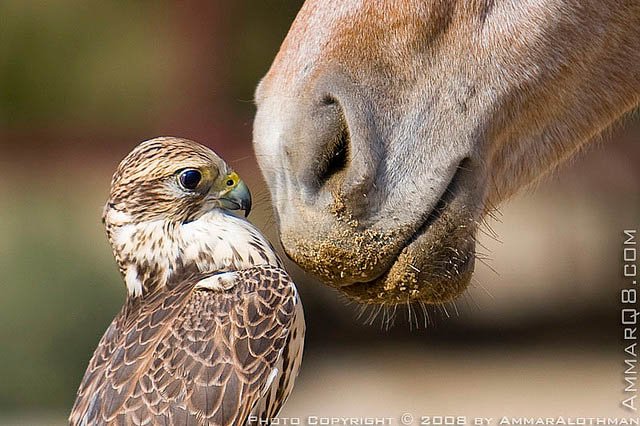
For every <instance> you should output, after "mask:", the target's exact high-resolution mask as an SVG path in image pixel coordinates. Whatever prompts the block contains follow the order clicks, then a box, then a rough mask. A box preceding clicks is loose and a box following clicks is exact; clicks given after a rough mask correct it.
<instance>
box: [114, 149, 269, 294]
mask: <svg viewBox="0 0 640 426" xmlns="http://www.w3.org/2000/svg"><path fill="white" fill-rule="evenodd" d="M250 209H251V195H250V193H249V190H248V188H247V186H246V185H245V184H244V183H243V182H242V180H241V179H240V177H239V176H238V175H237V174H236V173H235V172H234V171H233V170H232V169H231V168H230V167H229V166H228V165H227V164H226V163H225V162H224V161H223V160H222V159H221V158H220V157H218V156H217V155H216V154H215V153H214V152H213V151H211V150H210V149H208V148H206V147H204V146H202V145H200V144H198V143H196V142H193V141H190V140H186V139H179V138H170V137H163V138H156V139H151V140H149V141H146V142H143V143H141V144H140V145H139V146H137V147H136V148H135V149H134V150H133V151H132V152H131V153H130V154H129V155H127V156H126V157H125V158H124V160H122V162H121V163H120V165H119V166H118V169H117V170H116V172H115V174H114V175H113V180H112V181H111V191H110V193H109V200H108V201H107V204H106V205H105V208H104V213H103V222H104V224H105V227H106V230H107V236H108V238H109V242H110V243H111V246H112V248H113V254H114V256H115V258H116V261H117V262H118V267H119V269H120V272H121V273H122V275H123V277H124V280H125V283H126V285H127V289H128V292H129V294H130V295H133V296H139V295H143V294H146V293H149V292H151V291H153V290H154V289H160V288H163V287H164V286H165V285H167V284H168V283H169V281H170V280H174V281H175V280H178V279H180V277H181V276H183V275H184V274H186V273H189V271H191V272H193V271H199V272H203V273H208V272H216V271H233V270H238V269H242V268H245V267H247V266H251V265H253V264H254V263H266V264H272V265H279V260H278V257H277V255H276V254H275V252H274V251H273V249H272V248H271V246H270V244H269V243H268V241H266V240H265V239H264V237H262V235H260V233H259V232H258V231H257V230H256V229H255V228H254V227H253V225H251V224H250V223H249V222H248V221H246V220H245V219H244V218H240V217H237V216H235V215H233V214H231V213H230V212H229V210H244V212H245V216H246V215H248V214H249V210H250Z"/></svg>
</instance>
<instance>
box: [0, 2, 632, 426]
mask: <svg viewBox="0 0 640 426" xmlns="http://www.w3.org/2000/svg"><path fill="white" fill-rule="evenodd" d="M301 3H302V2H301V1H287V0H264V1H248V0H243V1H235V2H222V1H189V2H180V3H178V2H175V3H174V2H150V1H144V2H125V1H111V2H97V1H90V2H84V1H75V0H68V1H61V2H55V5H54V3H52V2H38V1H27V2H24V1H19V0H5V1H3V2H0V17H2V25H0V271H1V272H2V274H1V277H0V290H1V293H0V424H25V425H26V424H64V423H65V419H66V416H67V413H68V410H69V408H70V407H71V404H72V402H73V400H74V397H75V391H76V388H77V386H78V384H79V381H80V379H81V376H82V374H83V372H84V369H85V367H86V365H87V362H88V360H89V358H90V356H91V354H92V352H93V350H94V348H95V346H96V344H97V342H98V340H99V338H100V336H101V335H102V333H103V331H104V330H105V329H106V327H107V325H108V324H109V322H110V321H111V319H112V318H113V316H114V315H115V313H116V312H117V311H118V310H119V308H120V306H121V304H122V302H123V299H124V295H125V290H124V285H123V284H122V281H121V279H120V277H119V275H118V272H117V269H116V266H115V263H114V261H113V258H112V254H111V250H110V247H109V246H108V244H107V241H106V238H105V236H104V232H103V229H102V225H101V223H100V214H101V209H102V205H103V203H104V201H105V200H106V196H107V191H108V186H109V181H110V178H111V174H112V173H113V171H114V170H115V167H116V165H117V164H118V162H119V161H120V159H121V158H122V157H123V156H124V155H126V153H128V151H129V150H130V149H131V148H133V146H135V145H136V144H137V143H138V142H140V141H142V140H144V139H148V138H151V137H154V136H158V135H179V136H183V137H187V138H191V139H194V140H197V141H199V142H201V143H204V144H206V145H208V146H209V147H211V148H213V149H214V150H215V151H217V152H218V153H219V154H220V155H221V156H222V157H224V158H225V159H227V160H228V161H229V162H230V163H231V164H232V166H233V167H234V168H236V169H237V170H238V171H239V173H240V174H241V175H242V176H243V177H244V179H245V180H246V181H247V182H248V184H249V185H250V187H251V188H252V191H253V193H254V198H257V202H256V204H257V205H256V207H255V210H254V213H253V214H252V220H253V221H254V222H255V223H256V224H257V225H258V226H259V227H260V228H261V229H262V230H263V231H264V232H265V233H266V234H267V235H268V236H269V237H270V238H271V239H272V241H274V242H275V241H276V240H277V236H276V230H275V229H274V224H275V222H274V220H273V215H272V213H271V206H270V204H269V200H268V195H267V191H266V189H265V186H264V182H263V181H262V180H261V176H260V174H259V171H258V169H257V166H256V162H255V159H254V157H253V152H252V147H251V126H252V116H253V113H254V105H253V103H252V96H253V90H254V87H255V85H256V84H257V82H258V81H259V79H260V78H261V76H262V75H263V74H264V73H265V72H266V71H267V69H268V67H269V65H270V62H271V60H272V58H273V57H274V56H275V54H276V52H277V50H278V47H279V44H280V42H281V41H282V39H283V38H284V36H285V34H286V32H287V29H288V27H289V25H290V23H291V21H292V20H293V18H294V16H295V14H296V12H297V10H298V8H299V6H300V4H301ZM639 138H640V120H638V119H637V118H635V119H634V118H629V119H628V120H625V122H624V123H623V124H621V125H618V126H617V127H616V128H615V129H613V130H611V131H610V132H608V133H607V134H606V135H605V136H604V137H603V138H602V142H601V143H598V144H596V145H594V146H592V147H590V148H589V149H588V150H587V152H585V153H583V154H582V155H580V157H579V158H578V159H576V160H575V161H573V162H572V164H569V165H566V166H565V167H563V168H562V169H561V170H560V171H558V172H557V173H555V174H554V176H552V177H550V178H549V179H547V180H545V181H544V182H543V183H541V184H540V185H539V186H538V188H537V189H536V191H535V192H533V191H531V192H527V193H524V194H521V195H520V196H518V197H516V198H515V199H513V200H512V201H511V202H509V203H508V204H506V205H504V206H502V209H501V214H499V215H498V218H497V219H498V220H490V223H489V225H490V228H491V229H488V228H487V230H486V232H485V235H483V236H482V242H483V244H484V245H485V246H486V247H485V248H482V249H480V250H481V251H483V252H484V255H486V257H488V258H490V259H487V260H486V261H484V263H480V264H479V265H478V266H477V273H476V276H475V279H474V284H473V288H472V289H471V290H470V291H469V292H468V293H467V294H466V295H465V296H463V297H462V298H461V299H460V300H458V301H457V302H456V303H455V305H454V304H450V305H447V306H445V307H444V308H434V309H430V310H429V311H428V312H427V313H428V316H429V318H428V319H429V321H428V324H427V325H426V327H425V326H424V324H423V323H424V322H425V319H426V317H425V316H424V313H423V312H422V311H421V310H417V311H416V310H414V311H412V312H411V315H412V317H414V316H415V318H414V319H413V323H414V324H413V327H411V328H413V330H410V327H409V322H408V321H407V318H408V316H409V314H408V311H407V310H406V309H405V308H403V307H400V308H399V309H398V311H397V321H396V325H395V327H393V328H391V329H390V330H385V329H384V328H382V327H381V326H380V321H375V320H374V321H373V325H367V324H365V322H367V321H368V319H369V318H370V316H371V315H372V314H375V312H373V311H371V310H369V311H366V312H364V313H363V314H362V315H361V316H360V317H359V318H358V317H357V314H358V312H359V310H358V307H357V306H353V305H349V304H348V303H347V302H346V301H345V300H344V299H343V298H341V297H340V296H338V295H337V293H335V292H334V291H332V290H330V289H328V288H325V287H323V286H321V285H320V284H319V283H318V282H316V281H314V280H313V279H312V278H311V277H309V276H307V275H305V274H304V273H303V272H302V271H300V269H298V268H296V267H295V266H294V265H292V264H289V267H290V270H291V271H292V273H293V274H294V276H295V278H296V281H297V282H298V283H299V285H298V286H299V288H300V291H301V293H302V296H303V300H304V305H305V310H306V315H307V324H308V333H307V336H308V337H307V349H306V353H305V362H304V365H303V371H302V373H301V376H300V378H299V381H298V385H297V387H296V389H295V391H294V393H293V395H292V397H291V398H290V400H289V402H288V404H287V405H286V407H285V410H284V412H283V413H282V415H283V416H306V415H318V416H337V415H342V416H385V417H399V416H400V415H401V414H402V413H403V412H410V413H413V414H414V415H416V417H418V416H419V415H468V416H492V417H494V418H496V417H500V416H502V415H511V416H532V415H536V416H542V415H564V416H581V415H582V416H588V415H611V416H614V415H626V414H628V413H626V412H624V411H622V410H621V408H620V405H619V403H620V401H621V399H622V396H623V393H622V389H623V387H624V386H623V375H622V372H623V359H624V354H623V346H622V342H621V333H622V330H621V327H620V326H619V325H618V322H619V320H618V317H619V314H618V312H619V311H618V310H619V305H618V299H619V290H620V288H621V287H622V285H623V281H622V273H621V265H622V261H621V259H622V254H621V253H622V241H623V240H622V238H623V235H622V230H623V229H625V228H629V227H633V228H638V223H639V219H640V191H638V182H640V143H638V142H639V141H638V139H639ZM494 234H495V236H497V237H494V236H492V235H494ZM416 322H417V323H420V324H421V325H422V326H421V327H419V328H418V329H416V327H415V325H416V324H415V323H416Z"/></svg>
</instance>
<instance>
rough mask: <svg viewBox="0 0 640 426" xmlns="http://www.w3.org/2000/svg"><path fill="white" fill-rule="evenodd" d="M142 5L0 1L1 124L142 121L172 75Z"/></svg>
mask: <svg viewBox="0 0 640 426" xmlns="http://www.w3.org/2000/svg"><path fill="white" fill-rule="evenodd" d="M159 11H161V9H154V8H152V7H150V4H149V3H144V2H82V1H63V2H41V1H18V0H12V1H3V2H0V16H1V17H2V18H1V20H2V24H1V25H0V125H2V126H9V125H10V126H11V127H16V126H21V125H25V124H33V121H34V120H35V121H36V122H39V123H43V122H44V123H47V122H56V123H60V122H62V123H65V122H69V123H72V124H76V123H77V121H81V122H88V123H91V122H95V121H99V120H100V119H101V117H105V116H107V117H111V119H112V120H115V122H113V124H116V125H117V124H118V123H119V122H127V121H129V120H134V119H139V117H140V116H142V115H143V113H145V112H147V111H148V110H149V109H153V108H154V105H158V104H159V103H160V101H161V99H162V95H163V93H162V91H161V90H158V89H159V88H162V81H163V80H166V79H167V78H168V75H169V73H170V72H171V70H172V65H171V62H170V59H171V57H170V54H169V53H170V51H169V49H170V44H169V43H168V40H167V33H166V32H163V31H159V30H158V29H159V28H163V22H164V18H163V16H162V14H161V13H158V12H159Z"/></svg>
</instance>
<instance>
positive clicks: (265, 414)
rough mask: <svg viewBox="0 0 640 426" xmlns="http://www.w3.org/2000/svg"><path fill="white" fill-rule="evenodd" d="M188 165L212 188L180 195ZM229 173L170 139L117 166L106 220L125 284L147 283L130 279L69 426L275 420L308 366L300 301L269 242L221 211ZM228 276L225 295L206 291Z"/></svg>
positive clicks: (205, 154)
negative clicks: (178, 182)
mask: <svg viewBox="0 0 640 426" xmlns="http://www.w3.org/2000/svg"><path fill="white" fill-rule="evenodd" d="M185 167H198V168H204V167H208V168H211V169H212V170H211V171H210V172H208V173H211V176H213V177H212V178H211V182H210V187H208V188H206V189H204V190H203V191H202V192H201V193H199V194H196V195H194V194H188V196H185V197H182V195H181V194H179V192H176V191H175V188H176V187H175V184H174V182H175V178H174V176H175V173H176V171H179V170H181V169H183V168H185ZM213 169H215V170H213ZM229 173H231V170H230V169H229V168H228V167H227V166H226V164H224V162H222V160H221V159H219V158H218V157H217V156H216V155H215V154H213V153H212V152H211V151H209V150H208V149H207V148H204V147H202V146H201V145H198V144H196V143H194V142H191V141H186V140H183V139H172V138H162V139H157V140H152V141H148V142H145V143H143V144H141V145H140V146H139V147H138V148H136V149H135V150H134V151H133V152H132V154H130V155H129V156H128V157H127V158H125V160H123V162H122V163H121V164H120V166H119V168H118V171H117V172H116V174H115V176H114V179H113V182H112V190H111V194H110V200H109V202H108V203H107V206H106V207H105V215H104V218H105V224H106V227H107V230H108V235H109V239H110V241H111V243H112V245H113V247H114V252H115V256H116V259H117V260H118V264H119V266H120V269H121V271H122V273H123V275H124V276H125V281H127V280H133V281H134V284H135V283H137V282H139V284H140V287H139V288H136V291H134V290H133V289H132V287H130V283H129V282H127V287H128V290H129V294H128V297H127V301H126V303H125V305H124V306H123V308H122V310H121V311H120V313H119V314H118V315H117V316H116V317H115V319H114V320H113V322H112V323H111V325H110V326H109V328H108V329H107V331H106V332H105V334H104V336H103V337H102V339H101V340H100V343H99V344H98V347H97V349H96V351H95V353H94V355H93V358H92V359H91V361H90V363H89V367H88V368H87V371H86V373H85V376H84V378H83V380H82V383H81V385H80V388H79V390H78V396H77V399H76V402H75V404H74V407H73V409H72V412H71V415H70V418H69V420H70V423H71V424H73V425H81V424H88V425H93V424H116V425H119V424H123V425H125V424H127V425H128V424H132V425H137V424H140V425H142V424H150V425H155V424H159V425H177V424H194V425H209V424H211V425H241V424H253V423H256V420H257V419H260V420H261V421H263V422H268V421H269V420H270V419H272V418H273V417H275V416H276V415H277V413H278V411H279V409H280V407H281V406H282V404H283V403H284V402H285V400H286V398H287V397H288V395H289V393H290V392H291V389H292V387H293V382H294V380H295V377H296V375H297V372H298V369H299V367H300V362H301V357H302V350H303V339H304V318H303V313H302V305H301V303H300V301H299V298H298V294H297V291H296V289H295V285H294V284H293V282H292V281H291V280H290V278H289V277H288V275H287V273H286V272H285V271H284V270H283V269H282V268H281V262H280V260H279V259H278V257H277V256H276V255H275V253H274V252H273V250H272V248H271V246H270V245H269V244H268V242H266V240H265V239H264V237H262V236H261V235H260V234H259V232H258V231H257V230H256V229H255V228H253V227H252V226H251V225H250V224H249V223H248V222H246V221H245V220H244V219H240V218H237V217H235V216H232V215H230V214H229V213H226V212H225V211H224V210H222V209H221V208H220V207H219V206H217V207H216V205H215V200H217V199H219V198H221V197H223V196H224V194H227V193H228V191H226V192H225V191H223V190H222V189H218V188H217V185H220V182H218V181H219V180H222V181H224V178H225V176H226V175H228V174H229ZM221 188H222V187H221ZM212 193H213V194H214V196H211V194H212ZM171 194H173V195H171ZM221 194H222V195H221ZM171 196H173V198H174V203H173V204H172V202H171ZM154 197H159V200H157V201H156V198H154ZM177 198H180V199H179V200H178V199H177ZM145 206H146V208H145ZM230 237H235V238H230ZM245 246H246V247H245ZM254 246H256V247H257V249H256V247H254ZM173 254H175V257H173ZM131 271H134V272H133V273H132V272H131ZM225 272H232V275H231V277H232V278H230V284H229V282H227V284H228V287H225V288H224V289H218V288H213V289H212V288H201V287H199V286H198V285H199V283H202V282H204V281H203V280H205V281H206V279H208V278H209V277H214V278H216V277H218V276H222V275H221V274H223V273H225ZM132 277H133V278H132ZM228 281H229V280H228ZM138 291H139V292H138ZM262 424H265V423H262Z"/></svg>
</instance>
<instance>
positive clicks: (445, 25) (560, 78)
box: [254, 0, 640, 304]
mask: <svg viewBox="0 0 640 426" xmlns="http://www.w3.org/2000/svg"><path fill="white" fill-rule="evenodd" d="M525 3H526V4H525V5H524V6H526V7H524V6H523V7H520V6H519V5H518V6H517V7H514V6H513V4H512V2H494V1H464V2H454V1H450V0H433V1H417V0H415V1H412V0H409V1H403V2H395V1H376V2H370V1H364V0H361V1H356V0H353V1H341V2H321V1H318V0H309V1H307V2H306V3H305V5H304V6H303V8H302V9H301V11H300V13H299V15H298V17H297V18H296V20H295V22H294V23H293V25H292V27H291V29H290V31H289V34H288V35H287V38H286V39H285V41H284V43H283V44H282V47H281V49H280V52H279V53H278V55H277V56H276V58H275V60H274V63H273V65H272V67H271V69H270V70H269V72H268V73H267V75H266V76H265V77H264V79H263V80H262V81H261V83H260V85H259V87H258V89H257V91H256V102H257V105H258V110H257V114H256V118H255V122H254V146H255V149H256V154H257V157H258V162H259V164H260V167H261V169H262V171H263V174H264V176H265V178H266V181H267V184H268V185H269V188H270V191H271V195H272V198H273V201H274V204H275V208H276V216H277V218H278V223H279V227H280V234H281V240H282V244H283V246H284V249H285V251H286V253H287V254H288V255H289V256H290V257H291V258H292V259H293V260H294V261H295V262H296V263H298V264H299V265H300V266H302V267H303V268H304V269H306V270H308V271H311V272H313V273H315V274H316V275H318V276H319V277H320V278H322V279H323V280H324V281H325V282H327V283H329V284H331V285H333V286H335V287H338V288H339V289H340V290H341V291H342V292H344V293H345V294H347V295H348V296H349V297H351V298H353V299H356V300H358V301H361V302H365V303H380V304H394V303H404V302H407V301H414V300H416V301H423V302H428V303H439V302H443V301H446V300H450V299H452V298H454V297H455V296H457V295H458V294H460V293H461V292H462V291H463V290H464V289H465V288H466V286H467V284H468V282H469V280H470V276H471V273H472V271H473V266H474V252H475V234H476V229H477V224H478V222H480V221H481V220H482V217H483V215H484V214H485V213H486V212H487V210H488V209H487V207H486V206H487V205H495V204H497V203H498V202H500V201H501V200H502V199H504V198H505V197H507V196H509V195H510V194H511V193H513V192H514V191H515V190H516V189H518V188H519V187H521V186H522V185H524V184H527V183H529V182H531V181H532V180H534V179H536V178H537V177H538V176H540V175H541V174H542V173H543V172H545V171H546V170H548V169H549V168H551V167H552V166H553V165H555V164H558V163H559V162H561V161H562V160H563V159H565V158H567V157H569V155H570V154H571V153H572V152H575V151H576V150H577V147H579V146H580V144H582V143H584V141H586V140H588V139H589V138H590V137H592V136H593V135H594V134H596V133H597V132H598V131H600V130H601V129H602V128H604V127H606V125H607V124H608V123H610V122H611V121H612V120H613V119H615V118H616V117H618V116H619V115H620V114H622V113H623V112H624V111H626V110H628V109H629V108H632V107H633V105H635V104H637V102H638V90H637V87H636V86H634V82H633V79H632V78H628V79H625V78H617V79H610V78H608V76H609V75H611V73H612V72H613V74H615V75H619V76H624V75H626V74H625V73H624V72H622V68H620V67H618V66H617V65H616V66H613V65H611V64H617V63H618V62H619V63H620V64H627V65H626V66H628V67H631V68H633V67H636V68H637V64H638V63H640V54H638V53H637V52H638V50H637V49H636V50H630V49H625V48H624V46H625V44H629V43H631V40H633V33H632V31H629V30H628V28H633V25H630V23H629V22H625V20H628V18H624V17H626V16H640V14H636V15H634V14H633V13H620V14H603V13H602V12H603V10H605V9H607V7H611V10H615V8H616V7H617V6H615V5H613V6H612V5H609V6H603V4H602V2H585V3H584V4H583V3H581V4H580V5H579V6H576V7H575V10H561V9H558V8H557V7H555V6H554V5H553V4H551V3H553V2H550V3H549V4H545V2H525ZM612 4H613V3H612ZM574 6H575V5H574ZM574 6H571V7H574ZM567 7H569V6H567ZM607 10H608V9H607ZM617 17H623V18H620V20H619V21H615V19H618V18H617ZM585 22H588V23H589V25H591V26H592V27H593V28H594V31H595V29H597V28H608V30H607V31H600V30H598V32H597V34H598V37H601V38H602V40H599V42H598V43H594V42H593V39H592V38H591V37H593V36H592V35H589V36H587V35H586V34H585V33H584V31H585V27H584V23H585ZM587 31H590V30H587ZM592 33H593V32H589V34H592ZM609 38H610V39H611V40H608V39H609ZM620 40H626V41H625V42H621V41H620ZM614 41H615V43H614ZM614 44H615V45H616V46H620V49H618V50H615V49H600V48H599V47H598V46H610V45H614ZM634 52H635V53H634ZM603 55H604V56H603ZM605 56H606V57H605ZM587 59H588V61H589V62H588V66H586V65H585V64H586V62H585V61H586V60H587ZM618 68H620V69H618ZM577 69H578V70H580V72H575V71H573V72H569V71H570V70H577ZM587 84H588V86H587ZM585 87H588V88H589V89H588V90H585Z"/></svg>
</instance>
